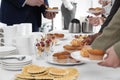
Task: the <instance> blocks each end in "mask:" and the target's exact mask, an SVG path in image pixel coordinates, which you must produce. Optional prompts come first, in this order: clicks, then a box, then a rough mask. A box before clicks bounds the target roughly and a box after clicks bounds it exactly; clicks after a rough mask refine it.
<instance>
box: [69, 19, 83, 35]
mask: <svg viewBox="0 0 120 80" xmlns="http://www.w3.org/2000/svg"><path fill="white" fill-rule="evenodd" d="M69 32H70V33H80V32H81V25H80V21H79V20H78V19H73V20H72V21H71V22H70V24H69Z"/></svg>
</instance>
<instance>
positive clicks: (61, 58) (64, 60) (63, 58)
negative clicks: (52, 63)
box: [56, 55, 68, 63]
mask: <svg viewBox="0 0 120 80" xmlns="http://www.w3.org/2000/svg"><path fill="white" fill-rule="evenodd" d="M67 59H68V56H65V55H59V56H58V57H57V60H56V61H57V62H58V63H67Z"/></svg>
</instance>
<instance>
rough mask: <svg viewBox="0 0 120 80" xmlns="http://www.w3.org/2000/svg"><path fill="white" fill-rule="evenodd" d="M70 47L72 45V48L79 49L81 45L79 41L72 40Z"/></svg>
mask: <svg viewBox="0 0 120 80" xmlns="http://www.w3.org/2000/svg"><path fill="white" fill-rule="evenodd" d="M71 45H72V46H73V47H80V46H81V45H82V42H81V41H80V40H79V39H73V40H72V41H71Z"/></svg>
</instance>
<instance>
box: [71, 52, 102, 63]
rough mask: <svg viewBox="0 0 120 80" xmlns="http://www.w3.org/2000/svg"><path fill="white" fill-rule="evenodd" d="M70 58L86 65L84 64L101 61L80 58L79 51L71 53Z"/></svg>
mask: <svg viewBox="0 0 120 80" xmlns="http://www.w3.org/2000/svg"><path fill="white" fill-rule="evenodd" d="M71 56H72V57H73V58H74V59H76V60H80V61H83V62H85V63H86V62H95V63H97V62H100V61H101V60H90V59H89V58H85V57H82V56H81V55H80V51H75V52H72V53H71Z"/></svg>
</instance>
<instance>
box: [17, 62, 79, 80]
mask: <svg viewBox="0 0 120 80" xmlns="http://www.w3.org/2000/svg"><path fill="white" fill-rule="evenodd" d="M78 76H79V72H78V70H77V69H75V68H64V69H63V68H57V67H44V66H37V65H33V64H31V65H27V66H24V67H23V69H22V72H21V73H20V74H16V75H15V77H16V78H15V80H77V78H78Z"/></svg>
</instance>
